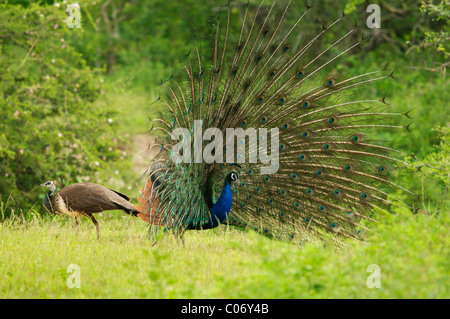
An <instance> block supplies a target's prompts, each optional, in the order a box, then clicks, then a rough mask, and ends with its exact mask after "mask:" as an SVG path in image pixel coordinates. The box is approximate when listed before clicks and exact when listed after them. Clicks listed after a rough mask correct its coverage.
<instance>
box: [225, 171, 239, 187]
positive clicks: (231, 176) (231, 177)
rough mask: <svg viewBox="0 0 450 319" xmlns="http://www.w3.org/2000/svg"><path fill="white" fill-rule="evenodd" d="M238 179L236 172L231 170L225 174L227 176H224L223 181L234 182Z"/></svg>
mask: <svg viewBox="0 0 450 319" xmlns="http://www.w3.org/2000/svg"><path fill="white" fill-rule="evenodd" d="M237 180H238V174H237V173H236V172H234V171H233V172H231V173H229V174H228V175H227V177H226V178H225V182H227V183H230V184H231V182H235V181H237Z"/></svg>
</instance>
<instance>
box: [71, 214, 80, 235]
mask: <svg viewBox="0 0 450 319" xmlns="http://www.w3.org/2000/svg"><path fill="white" fill-rule="evenodd" d="M73 219H74V220H75V227H76V228H77V235H78V232H79V230H80V221H79V219H78V216H74V217H73Z"/></svg>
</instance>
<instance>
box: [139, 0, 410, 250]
mask: <svg viewBox="0 0 450 319" xmlns="http://www.w3.org/2000/svg"><path fill="white" fill-rule="evenodd" d="M309 9H310V8H309V7H306V8H302V9H300V10H299V9H298V8H297V7H296V6H295V5H293V4H292V3H291V1H289V2H287V3H284V4H282V5H280V4H278V3H275V2H274V3H272V4H269V5H265V4H264V3H261V4H259V5H258V6H257V7H256V8H254V9H250V6H249V5H248V4H247V5H245V4H235V3H228V4H227V5H226V6H224V7H223V10H219V11H220V14H219V16H218V17H217V19H215V21H214V23H213V25H214V32H213V36H211V37H210V38H208V40H209V45H205V41H204V40H203V39H196V40H195V41H194V46H193V48H192V49H191V50H190V51H189V53H187V54H186V55H185V56H184V58H183V59H182V61H181V62H180V65H181V66H180V67H179V68H177V69H176V70H175V71H174V72H173V73H172V76H171V77H170V79H169V80H167V81H162V85H163V86H164V91H163V93H162V94H161V96H160V98H159V99H158V103H161V105H162V106H163V108H164V111H163V112H162V113H161V116H160V117H159V118H157V119H152V120H151V124H152V125H153V126H152V130H151V133H152V134H155V135H156V136H157V138H158V141H159V142H158V143H156V144H154V145H152V146H151V147H150V148H157V149H158V155H157V156H156V157H155V158H154V159H153V162H152V164H151V166H150V168H149V170H148V179H147V182H146V185H145V188H144V189H143V191H142V197H141V198H139V202H140V204H141V206H139V210H140V211H141V214H140V215H139V216H140V217H141V218H142V219H143V220H144V221H146V222H148V223H150V224H151V225H153V226H154V227H156V228H158V226H162V227H165V228H166V229H172V230H174V231H176V232H177V233H179V234H182V233H183V232H184V231H185V230H189V229H208V228H214V227H216V226H218V225H219V224H220V223H224V222H227V223H229V224H231V225H236V226H238V227H248V228H251V229H254V230H256V231H258V232H260V233H262V234H265V235H267V236H271V237H274V238H279V239H290V240H292V239H294V240H296V239H298V240H299V241H306V240H314V239H321V238H324V237H329V238H331V239H332V240H333V241H335V242H336V243H341V242H342V241H343V239H345V238H352V239H355V240H363V236H364V233H366V232H367V231H368V225H369V224H370V222H374V221H376V215H377V214H381V213H387V208H388V207H389V205H391V203H390V202H389V201H388V200H387V196H388V194H389V193H390V192H392V191H393V190H395V189H397V188H401V186H399V185H396V184H395V183H394V182H393V181H392V180H391V179H390V175H391V173H392V171H393V170H395V169H396V168H397V167H398V166H399V165H402V164H403V162H402V160H401V153H400V152H399V151H397V150H394V149H391V148H388V147H385V146H383V145H380V144H381V143H380V142H379V141H377V140H376V139H377V138H376V136H377V135H375V134H376V132H380V131H386V130H398V129H408V127H409V125H407V123H403V122H408V121H409V120H407V118H409V115H408V113H405V114H401V113H394V112H391V111H390V110H389V105H388V104H387V103H386V100H385V98H384V97H373V96H371V94H370V93H371V91H370V85H373V84H374V83H376V82H379V81H390V80H392V78H393V72H392V71H391V70H384V69H381V70H367V71H363V72H359V73H356V74H344V73H342V72H340V71H339V70H340V65H341V64H342V63H343V62H344V61H345V58H346V57H348V56H349V54H350V53H351V52H352V51H354V50H356V49H358V47H359V46H360V45H361V41H363V40H362V39H361V38H359V37H358V36H357V32H356V30H357V27H355V26H351V27H349V24H348V22H346V18H345V17H344V16H341V17H339V18H337V19H336V20H334V21H331V22H330V23H328V24H327V25H325V26H323V28H322V30H321V31H320V32H318V33H314V34H312V33H311V32H308V30H307V29H305V28H304V27H303V26H304V23H305V21H307V20H308V19H314V17H312V16H310V14H311V10H309ZM236 12H239V15H238V14H236ZM236 19H238V20H240V31H239V32H232V30H233V26H234V25H235V24H236ZM199 123H201V126H199ZM199 127H200V128H199ZM210 128H218V129H220V131H221V132H223V135H222V136H217V135H214V134H209V135H208V129H210ZM176 129H184V132H185V133H186V132H187V133H188V134H187V135H188V138H187V137H184V138H185V139H186V140H185V142H186V143H188V145H189V151H186V150H185V149H184V150H183V152H180V149H179V147H178V146H177V145H179V143H180V141H181V138H180V139H179V140H173V139H172V137H171V134H172V133H173V132H174V130H176ZM227 129H235V132H237V133H236V134H235V135H231V134H230V135H227V134H225V132H226V131H227ZM239 129H242V130H239ZM252 129H253V130H254V131H252ZM264 129H266V130H267V131H264ZM274 129H277V130H274ZM239 132H240V133H239ZM248 132H253V133H256V136H257V140H255V138H254V136H251V134H247V133H248ZM261 132H266V133H267V134H265V135H264V134H262V133H261ZM274 132H275V133H274ZM196 133H201V134H202V135H203V139H201V138H198V135H196ZM258 133H261V134H258ZM196 136H197V137H196ZM205 136H206V138H205ZM213 137H214V139H213ZM184 138H183V140H184ZM208 138H209V139H208ZM216 139H217V140H216ZM211 141H216V142H220V141H221V142H223V143H222V145H220V144H217V145H219V146H217V145H216V147H211V145H210V144H209V143H211ZM261 143H262V144H263V145H264V144H265V145H267V147H268V149H269V150H267V152H266V153H264V152H263V151H262V150H261V149H260V147H259V146H258V145H261ZM195 145H196V146H199V147H200V148H201V150H203V151H204V152H205V153H207V154H210V157H211V158H212V159H213V160H214V161H212V162H211V160H210V161H208V162H207V161H205V159H204V157H202V154H201V153H199V152H194V151H192V150H193V149H194V147H193V146H195ZM208 145H209V148H208ZM274 145H275V146H276V147H277V151H278V154H279V156H278V161H273V162H268V161H267V160H266V161H264V160H263V157H264V156H266V157H267V156H269V155H268V154H270V153H271V152H272V153H273V154H274V149H273V148H271V147H273V146H274ZM173 152H179V153H180V154H182V156H184V157H183V159H184V160H182V161H174V160H173V157H172V155H173ZM230 154H231V155H230ZM227 156H228V157H227ZM266 159H267V158H266ZM189 160H190V161H191V162H189ZM270 165H273V166H274V167H272V171H274V172H275V173H267V174H264V173H263V172H264V171H267V169H268V168H269V166H270ZM263 168H266V170H264V169H263ZM152 229H153V228H152Z"/></svg>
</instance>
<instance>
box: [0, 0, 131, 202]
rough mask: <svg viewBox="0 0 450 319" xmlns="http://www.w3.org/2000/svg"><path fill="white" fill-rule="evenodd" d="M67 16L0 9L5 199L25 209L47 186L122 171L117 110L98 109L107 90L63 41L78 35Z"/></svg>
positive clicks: (0, 184) (47, 9)
mask: <svg viewBox="0 0 450 319" xmlns="http://www.w3.org/2000/svg"><path fill="white" fill-rule="evenodd" d="M65 18H66V14H65V13H64V9H63V8H58V7H56V6H44V5H41V6H39V5H37V4H35V3H33V4H30V5H29V6H28V7H22V6H20V5H10V4H1V5H0V52H1V59H0V69H1V70H2V72H1V73H0V83H1V84H0V119H1V122H0V176H1V178H0V194H1V197H0V200H3V201H6V199H7V198H9V196H10V194H11V193H12V194H13V195H14V198H15V200H16V201H17V203H18V204H19V206H21V207H22V208H23V210H24V211H25V210H27V209H28V208H29V207H31V205H33V204H34V203H35V202H36V200H37V195H38V192H39V187H38V186H39V185H40V184H41V183H43V182H45V181H46V180H50V179H56V177H57V176H63V177H64V178H66V179H67V178H69V179H72V180H75V181H81V180H83V179H84V180H87V179H89V177H90V176H91V177H92V176H93V175H94V173H95V172H105V171H108V170H109V171H111V170H112V167H113V165H119V166H120V165H125V164H122V163H121V164H118V163H119V161H121V157H122V156H123V155H122V150H120V149H119V148H118V145H120V144H121V143H123V141H122V139H121V138H120V137H115V131H116V130H117V127H118V126H116V125H117V124H116V123H117V122H118V121H115V116H116V112H115V110H114V108H112V107H109V108H108V106H106V107H100V105H101V104H95V103H93V102H94V101H96V100H97V98H98V97H99V96H100V95H101V94H103V90H104V88H102V85H103V84H102V83H101V82H102V81H101V78H100V77H99V76H98V74H97V70H93V69H91V68H89V67H88V66H87V65H86V63H85V60H84V59H83V58H82V56H81V55H80V54H79V53H77V52H76V51H75V50H74V49H73V47H72V46H71V45H70V44H69V43H68V41H67V40H66V39H67V37H69V36H70V35H69V33H70V32H77V29H69V28H68V27H67V26H66V24H65V23H64V19H65ZM3 71H5V72H3ZM121 162H122V161H121Z"/></svg>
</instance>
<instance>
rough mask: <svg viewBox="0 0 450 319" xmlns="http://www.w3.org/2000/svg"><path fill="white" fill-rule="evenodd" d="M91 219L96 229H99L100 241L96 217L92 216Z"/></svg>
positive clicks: (98, 233)
mask: <svg viewBox="0 0 450 319" xmlns="http://www.w3.org/2000/svg"><path fill="white" fill-rule="evenodd" d="M89 218H90V219H91V220H92V222H93V223H94V225H95V228H96V229H97V239H100V228H99V225H98V221H97V220H96V219H95V217H94V215H92V214H90V215H89Z"/></svg>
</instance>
